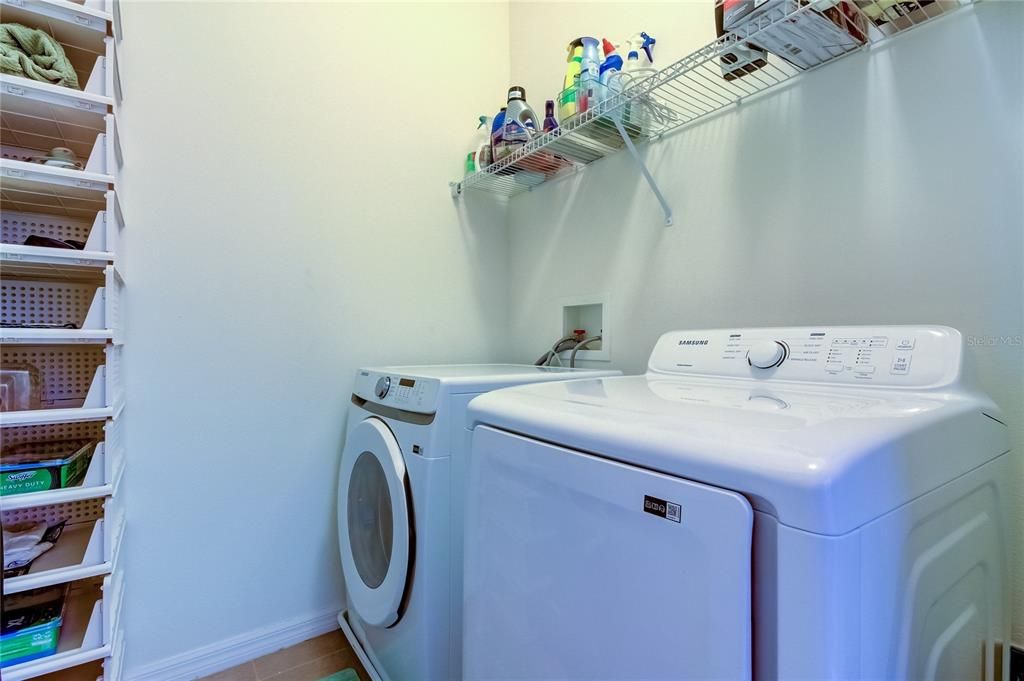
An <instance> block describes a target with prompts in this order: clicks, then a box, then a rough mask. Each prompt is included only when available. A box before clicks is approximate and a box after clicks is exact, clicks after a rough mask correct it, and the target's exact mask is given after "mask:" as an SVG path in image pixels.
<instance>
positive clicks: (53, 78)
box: [0, 24, 78, 90]
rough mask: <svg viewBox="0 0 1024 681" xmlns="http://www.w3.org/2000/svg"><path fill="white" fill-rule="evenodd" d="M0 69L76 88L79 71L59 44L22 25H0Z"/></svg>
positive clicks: (41, 33) (4, 71) (15, 74)
mask: <svg viewBox="0 0 1024 681" xmlns="http://www.w3.org/2000/svg"><path fill="white" fill-rule="evenodd" d="M0 72H3V73H9V74H11V75H14V76H24V77H25V78H31V79H32V80H41V81H43V82H44V83H52V84H53V85H63V86H65V87H72V88H75V89H76V90H77V89H78V74H76V73H75V69H74V67H73V66H72V65H71V62H70V61H68V57H67V55H66V54H64V48H63V47H61V44H60V43H58V42H57V41H56V40H54V39H53V36H51V35H50V34H49V33H47V32H46V31H40V30H39V29H35V28H28V27H27V26H22V25H21V24H0Z"/></svg>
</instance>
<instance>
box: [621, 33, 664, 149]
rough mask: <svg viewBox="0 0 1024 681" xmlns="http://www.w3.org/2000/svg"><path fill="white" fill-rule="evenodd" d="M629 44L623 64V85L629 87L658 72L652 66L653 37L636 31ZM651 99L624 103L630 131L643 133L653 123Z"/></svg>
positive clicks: (648, 129)
mask: <svg viewBox="0 0 1024 681" xmlns="http://www.w3.org/2000/svg"><path fill="white" fill-rule="evenodd" d="M626 42H627V43H628V44H629V46H630V51H629V54H628V55H627V57H626V63H625V65H624V66H623V80H624V82H623V85H625V86H626V87H630V86H633V85H636V84H637V83H639V82H642V81H643V80H645V79H647V78H650V77H651V76H653V75H654V74H655V73H657V72H658V70H657V69H655V68H654V43H655V42H656V41H655V39H654V38H652V37H651V36H649V35H647V34H646V33H643V32H641V33H636V34H634V35H632V36H631V37H630V38H629V40H627V41H626ZM651 104H652V102H651V100H650V99H649V98H648V97H640V98H637V99H634V100H632V101H630V102H629V104H627V105H626V107H625V111H624V112H623V119H624V122H625V123H626V124H627V126H629V127H630V129H631V130H632V131H636V132H637V133H638V134H640V135H643V134H645V133H647V132H649V131H650V128H651V126H652V124H653V120H654V119H653V115H652V113H651Z"/></svg>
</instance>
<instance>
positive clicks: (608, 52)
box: [600, 38, 622, 99]
mask: <svg viewBox="0 0 1024 681" xmlns="http://www.w3.org/2000/svg"><path fill="white" fill-rule="evenodd" d="M602 46H603V48H604V61H603V62H601V71H600V80H601V90H602V94H603V95H604V97H605V98H606V99H607V98H608V97H611V96H612V95H613V94H616V93H615V92H612V91H611V87H612V83H613V81H615V80H617V79H614V78H613V76H614V75H615V74H616V73H617V72H619V71H621V70H622V57H620V56H619V54H618V52H617V51H616V48H615V45H613V44H612V42H611V41H610V40H608V39H607V38H605V39H604V41H603V43H602Z"/></svg>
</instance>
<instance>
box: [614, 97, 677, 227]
mask: <svg viewBox="0 0 1024 681" xmlns="http://www.w3.org/2000/svg"><path fill="white" fill-rule="evenodd" d="M612 119H613V120H614V121H615V127H616V128H617V129H618V131H619V134H620V135H621V136H622V141H623V142H625V143H626V148H627V149H629V153H630V154H631V155H632V156H633V160H634V161H635V162H636V164H637V166H638V167H639V168H640V172H641V173H642V174H643V176H644V179H645V180H647V184H648V185H650V187H651V191H652V192H654V198H656V199H658V203H660V204H661V210H662V211H664V213H665V226H666V227H671V226H672V207H671V206H669V205H668V201H666V200H665V195H664V194H662V193H661V190H660V189H658V183H657V182H655V181H654V178H653V177H652V176H651V173H650V171H649V170H647V164H646V163H644V160H643V159H642V158H640V152H638V151H637V150H636V146H635V145H634V144H633V140H631V139H630V138H629V134H628V133H627V132H626V129H625V128H624V127H623V126H622V121H621V120H619V119H620V117H619V116H613V117H612Z"/></svg>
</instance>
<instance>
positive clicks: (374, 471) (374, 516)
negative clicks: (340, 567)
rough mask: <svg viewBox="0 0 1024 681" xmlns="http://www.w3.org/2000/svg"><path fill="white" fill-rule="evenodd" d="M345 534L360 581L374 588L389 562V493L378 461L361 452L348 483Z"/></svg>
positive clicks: (391, 521) (391, 523)
mask: <svg viewBox="0 0 1024 681" xmlns="http://www.w3.org/2000/svg"><path fill="white" fill-rule="evenodd" d="M348 487H349V489H348V536H349V541H351V542H352V558H353V560H354V561H355V564H356V570H357V571H358V572H359V577H360V578H361V579H362V580H363V583H364V584H366V586H368V587H370V588H371V589H376V588H377V587H378V586H380V585H381V584H382V583H383V582H384V578H385V577H386V576H387V574H388V566H389V565H391V547H392V543H393V533H392V526H393V525H394V519H393V517H392V515H391V494H390V493H389V492H388V480H387V478H386V477H385V475H384V469H383V468H382V467H381V465H380V461H378V460H377V457H375V456H374V455H373V453H372V452H363V453H362V454H360V455H359V458H358V459H357V460H356V463H355V466H353V468H352V477H351V478H350V479H349V483H348Z"/></svg>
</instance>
